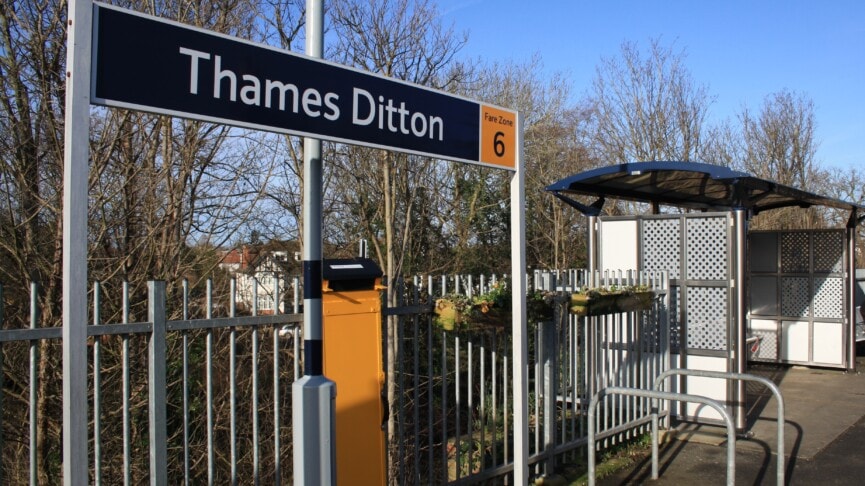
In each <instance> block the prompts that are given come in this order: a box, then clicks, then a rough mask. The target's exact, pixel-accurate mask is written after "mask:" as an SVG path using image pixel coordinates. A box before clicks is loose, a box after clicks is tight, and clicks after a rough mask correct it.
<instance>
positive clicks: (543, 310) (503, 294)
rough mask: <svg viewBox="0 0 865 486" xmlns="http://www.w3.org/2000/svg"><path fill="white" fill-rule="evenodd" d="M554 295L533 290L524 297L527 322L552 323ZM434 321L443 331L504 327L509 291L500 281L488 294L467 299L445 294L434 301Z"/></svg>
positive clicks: (509, 320)
mask: <svg viewBox="0 0 865 486" xmlns="http://www.w3.org/2000/svg"><path fill="white" fill-rule="evenodd" d="M554 297H555V294H554V293H552V292H542V291H534V292H530V293H529V294H528V295H527V296H526V313H527V316H528V320H529V322H540V321H551V320H553V306H554V304H555V299H554ZM433 312H434V314H435V316H434V321H435V323H436V324H437V325H438V326H440V327H441V328H442V329H444V330H447V331H453V330H455V329H472V328H478V327H485V326H496V327H507V324H508V323H510V322H511V289H510V287H509V286H508V285H507V282H504V281H501V282H497V283H495V284H493V285H491V286H490V290H489V292H486V293H483V294H480V295H477V296H474V297H471V298H469V297H466V296H464V295H458V294H448V295H445V296H444V297H441V298H439V299H436V301H435V306H434V307H433Z"/></svg>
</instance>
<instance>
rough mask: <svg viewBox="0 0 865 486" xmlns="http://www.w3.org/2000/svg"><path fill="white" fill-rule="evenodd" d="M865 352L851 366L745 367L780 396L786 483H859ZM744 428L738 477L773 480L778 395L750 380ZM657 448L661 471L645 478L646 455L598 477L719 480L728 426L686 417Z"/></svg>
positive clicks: (863, 454)
mask: <svg viewBox="0 0 865 486" xmlns="http://www.w3.org/2000/svg"><path fill="white" fill-rule="evenodd" d="M863 371H865V358H863V357H859V358H857V371H856V372H853V373H847V372H844V371H838V370H828V369H808V368H800V367H787V366H769V365H754V366H752V367H751V368H750V369H749V370H748V372H749V373H753V374H759V375H762V376H766V377H767V378H770V379H771V380H773V381H774V382H775V383H776V384H778V386H779V388H780V390H781V394H782V395H783V397H784V402H785V403H784V404H785V419H786V420H785V421H786V427H785V429H784V433H785V441H784V442H785V456H786V457H785V463H786V465H785V471H786V474H785V476H786V483H787V484H844V485H846V484H850V485H854V484H855V485H859V484H865V374H862V372H863ZM748 395H749V410H748V422H749V430H748V432H749V434H748V437H747V438H740V439H739V440H737V441H736V484H775V483H776V480H775V478H776V467H777V466H776V464H777V463H776V461H775V459H776V452H777V450H778V449H777V439H776V437H777V429H776V425H777V403H776V401H775V399H774V397H773V396H772V394H771V392H769V391H768V390H765V388H763V387H762V386H760V385H758V384H748ZM672 435H673V436H674V438H675V439H676V440H673V441H671V442H670V443H668V444H667V445H665V446H663V448H662V449H661V458H660V469H661V470H660V477H659V479H658V480H657V481H651V479H650V478H651V458H649V457H647V458H646V459H644V460H643V461H642V462H640V463H639V464H637V466H636V467H635V468H632V469H631V470H627V471H622V472H620V473H619V474H617V475H615V476H614V477H610V478H606V479H605V480H602V481H598V484H601V485H618V484H644V483H646V484H701V485H711V484H725V483H726V473H727V466H726V431H725V429H724V428H723V427H714V426H706V425H699V426H698V425H693V424H685V425H681V426H678V427H677V430H676V432H675V433H674V434H672Z"/></svg>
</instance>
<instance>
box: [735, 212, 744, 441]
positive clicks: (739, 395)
mask: <svg viewBox="0 0 865 486" xmlns="http://www.w3.org/2000/svg"><path fill="white" fill-rule="evenodd" d="M733 219H734V229H735V231H736V234H735V238H734V240H733V241H734V242H735V246H734V248H735V249H734V251H735V265H736V266H735V271H734V273H733V279H734V282H735V288H734V289H733V292H734V293H735V296H736V298H735V299H734V302H735V305H736V306H735V308H734V309H733V315H734V316H735V320H734V324H735V328H734V329H735V333H736V334H735V336H736V344H735V346H736V347H735V350H736V357H735V359H734V360H733V362H734V363H735V366H736V372H737V373H745V372H746V371H747V365H748V345H747V344H746V343H745V336H746V332H745V327H746V326H747V320H748V302H747V293H746V292H745V290H746V289H745V287H746V285H747V283H746V281H747V279H748V276H747V269H748V266H747V262H746V259H747V248H746V247H747V244H748V243H747V242H748V239H747V234H748V215H747V210H746V209H744V208H736V209H734V210H733ZM735 390H736V393H735V394H734V397H735V400H736V406H735V408H734V418H735V421H736V428H737V429H739V430H744V429H745V425H746V418H747V417H746V411H745V405H746V404H745V399H746V396H745V382H744V381H742V380H739V381H737V382H736V383H735Z"/></svg>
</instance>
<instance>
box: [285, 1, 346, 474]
mask: <svg viewBox="0 0 865 486" xmlns="http://www.w3.org/2000/svg"><path fill="white" fill-rule="evenodd" d="M323 16H324V9H323V7H322V0H307V2H306V54H307V55H309V56H311V57H316V58H320V57H321V55H322V50H323V48H322V46H323V44H324V19H323ZM321 180H322V178H321V141H320V140H318V139H313V138H309V137H307V138H304V139H303V339H304V341H303V353H304V354H303V374H304V376H303V378H301V379H299V380H297V381H295V382H294V384H293V385H292V395H293V396H294V397H297V398H296V399H295V400H293V404H292V434H293V439H294V455H293V459H294V484H297V485H308V486H313V485H331V484H334V483H335V482H336V464H335V462H334V456H335V455H336V433H335V432H336V428H335V425H334V421H335V413H336V411H335V403H334V402H335V400H336V385H335V384H334V382H332V381H330V380H328V379H327V378H325V377H324V373H323V371H324V362H323V356H322V349H323V343H322V308H321V285H322V277H321V267H322V262H321V260H322V251H321V233H322V231H321V206H322V203H321V201H322V198H321V186H322V182H321Z"/></svg>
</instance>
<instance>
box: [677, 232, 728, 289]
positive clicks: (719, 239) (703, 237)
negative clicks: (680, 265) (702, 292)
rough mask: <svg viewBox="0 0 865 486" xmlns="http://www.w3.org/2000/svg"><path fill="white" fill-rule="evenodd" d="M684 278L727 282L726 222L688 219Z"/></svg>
mask: <svg viewBox="0 0 865 486" xmlns="http://www.w3.org/2000/svg"><path fill="white" fill-rule="evenodd" d="M686 221H687V231H688V234H687V238H686V245H687V249H686V252H685V253H686V255H687V256H686V261H685V268H686V270H685V272H686V273H687V276H686V278H688V279H692V280H726V279H727V264H728V263H729V262H728V259H727V218H725V217H715V218H688V219H687V220H686Z"/></svg>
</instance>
